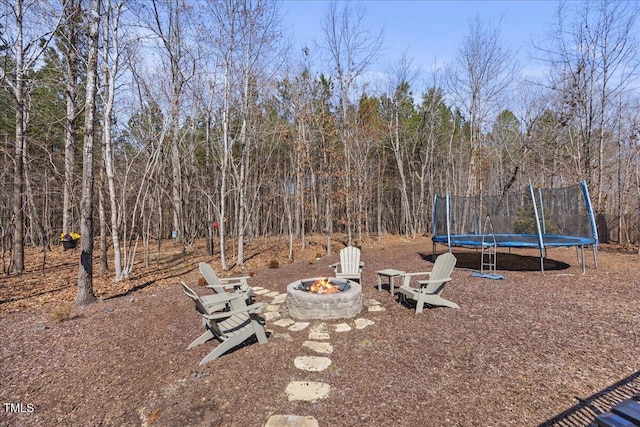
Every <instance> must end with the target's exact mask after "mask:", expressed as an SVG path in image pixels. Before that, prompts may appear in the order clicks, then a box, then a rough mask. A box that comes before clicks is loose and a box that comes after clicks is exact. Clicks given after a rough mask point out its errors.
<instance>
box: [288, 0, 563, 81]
mask: <svg viewBox="0 0 640 427" xmlns="http://www.w3.org/2000/svg"><path fill="white" fill-rule="evenodd" d="M361 3H362V5H363V6H364V8H365V10H366V23H367V24H368V25H369V26H370V27H371V28H372V29H374V30H376V29H380V28H384V45H385V46H386V47H387V48H386V49H385V50H384V51H383V52H382V55H381V59H380V64H378V65H377V67H382V66H383V63H386V64H388V63H393V62H394V61H397V59H398V58H399V54H400V52H402V51H405V50H406V51H407V53H408V55H409V56H411V57H413V58H414V65H415V66H416V67H419V68H421V69H422V70H424V71H428V70H430V69H431V68H432V66H433V65H434V64H435V63H436V61H437V63H440V64H442V63H447V62H449V61H451V59H452V57H453V56H454V55H455V53H456V50H457V49H458V48H459V47H460V45H461V43H462V41H463V39H464V36H465V35H466V34H467V32H468V30H469V23H470V21H471V19H472V18H474V17H475V16H476V15H478V16H479V17H480V19H481V20H482V21H483V22H490V23H492V24H493V25H499V26H500V28H501V40H502V41H503V43H504V45H505V47H508V48H510V49H512V50H514V51H516V52H518V53H520V54H521V61H522V63H523V65H527V63H528V57H527V52H528V51H529V49H530V48H529V46H530V45H531V42H530V41H531V39H532V38H533V39H534V40H539V39H541V38H543V37H544V36H545V35H547V33H548V32H549V31H550V29H551V26H552V24H553V23H554V22H555V20H556V16H555V14H556V9H557V7H558V2H557V1H542V0H540V1H392V0H386V1H385V0H379V1H363V2H361ZM328 4H329V2H328V1H319V0H307V1H305V0H285V1H284V3H283V5H282V12H283V15H285V18H284V19H285V25H286V26H288V27H289V28H290V29H291V31H292V32H293V33H294V39H293V42H294V45H293V48H294V49H301V48H302V47H303V46H305V45H307V46H309V47H312V46H313V40H314V39H315V40H318V39H320V38H321V37H322V33H321V31H320V22H321V20H322V17H323V16H324V14H325V12H326V10H327V7H328ZM338 7H339V9H340V5H339V6H338ZM529 67H530V71H531V72H535V71H534V68H533V66H531V65H529Z"/></svg>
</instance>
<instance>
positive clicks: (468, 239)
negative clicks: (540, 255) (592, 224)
mask: <svg viewBox="0 0 640 427" xmlns="http://www.w3.org/2000/svg"><path fill="white" fill-rule="evenodd" d="M483 238H484V244H485V246H487V245H488V246H491V245H493V241H494V239H495V242H496V246H499V247H505V248H539V247H540V240H539V238H538V235H537V234H485V235H482V234H455V235H451V236H450V239H449V240H448V239H447V236H446V235H443V236H433V238H432V239H431V240H433V241H434V242H435V243H442V244H445V245H446V244H448V243H450V244H451V245H452V246H482V241H483ZM542 241H543V244H544V247H561V246H589V245H593V244H595V241H594V239H592V238H587V237H577V236H561V235H555V234H545V235H543V236H542Z"/></svg>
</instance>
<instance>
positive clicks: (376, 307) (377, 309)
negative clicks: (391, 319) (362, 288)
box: [368, 305, 386, 311]
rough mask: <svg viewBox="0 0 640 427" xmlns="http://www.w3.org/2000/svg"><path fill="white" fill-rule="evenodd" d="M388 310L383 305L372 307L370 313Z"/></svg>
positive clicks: (369, 309)
mask: <svg viewBox="0 0 640 427" xmlns="http://www.w3.org/2000/svg"><path fill="white" fill-rule="evenodd" d="M385 310H386V308H384V307H383V306H381V305H372V306H371V307H369V308H368V311H385Z"/></svg>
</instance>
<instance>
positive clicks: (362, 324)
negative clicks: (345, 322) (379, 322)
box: [355, 317, 375, 329]
mask: <svg viewBox="0 0 640 427" xmlns="http://www.w3.org/2000/svg"><path fill="white" fill-rule="evenodd" d="M355 323H356V329H364V328H366V327H367V326H371V325H374V324H375V322H374V321H373V320H369V319H364V318H362V317H360V318H358V319H356V320H355Z"/></svg>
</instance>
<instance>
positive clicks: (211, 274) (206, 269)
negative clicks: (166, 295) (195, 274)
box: [198, 262, 224, 294]
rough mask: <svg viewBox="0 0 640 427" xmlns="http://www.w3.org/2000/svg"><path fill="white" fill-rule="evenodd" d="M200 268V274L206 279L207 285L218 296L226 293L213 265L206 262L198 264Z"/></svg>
mask: <svg viewBox="0 0 640 427" xmlns="http://www.w3.org/2000/svg"><path fill="white" fill-rule="evenodd" d="M198 268H199V269H200V274H202V277H204V280H206V281H207V284H208V285H209V286H210V287H211V288H212V289H213V290H214V291H215V292H216V293H218V294H223V293H224V287H222V283H221V282H220V280H219V279H218V276H217V275H216V272H215V270H214V269H213V267H211V265H209V264H207V263H206V262H201V263H200V264H198Z"/></svg>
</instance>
